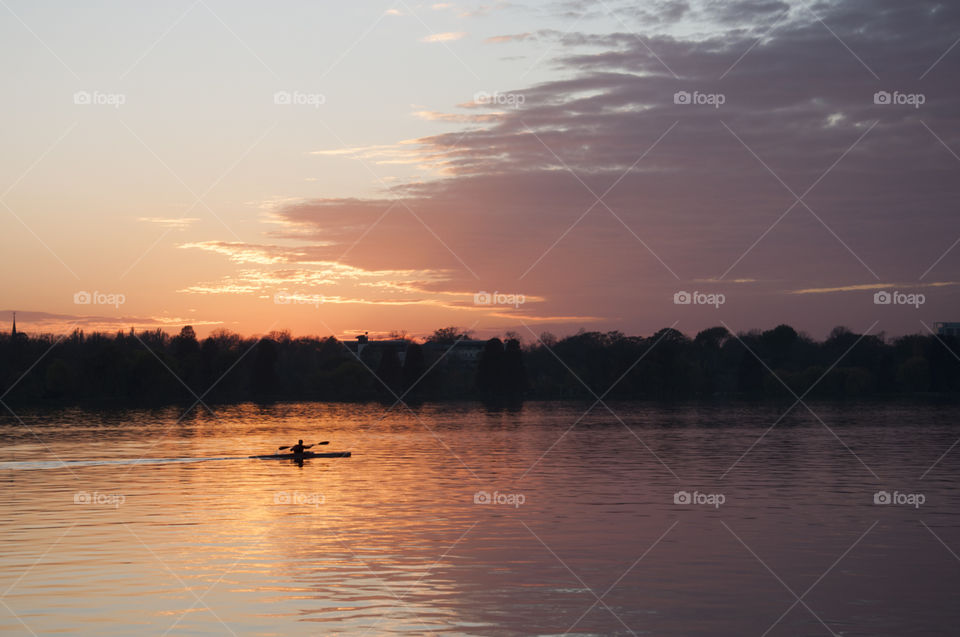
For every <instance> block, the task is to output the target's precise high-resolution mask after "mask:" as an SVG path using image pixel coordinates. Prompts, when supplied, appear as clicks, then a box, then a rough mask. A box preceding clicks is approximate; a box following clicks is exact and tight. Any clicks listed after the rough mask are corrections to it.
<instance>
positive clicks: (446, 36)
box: [420, 31, 467, 42]
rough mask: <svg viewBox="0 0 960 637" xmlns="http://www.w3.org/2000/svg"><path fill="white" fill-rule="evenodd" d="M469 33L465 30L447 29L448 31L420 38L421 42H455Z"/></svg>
mask: <svg viewBox="0 0 960 637" xmlns="http://www.w3.org/2000/svg"><path fill="white" fill-rule="evenodd" d="M466 35H467V34H466V32H464V31H447V32H446V33H433V34H431V35H427V36H424V37H422V38H420V41H421V42H453V41H454V40H460V39H461V38H463V37H465V36H466Z"/></svg>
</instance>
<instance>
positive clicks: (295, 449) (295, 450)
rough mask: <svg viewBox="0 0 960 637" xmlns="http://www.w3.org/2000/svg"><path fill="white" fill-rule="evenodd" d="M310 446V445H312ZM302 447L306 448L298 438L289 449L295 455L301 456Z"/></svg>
mask: <svg viewBox="0 0 960 637" xmlns="http://www.w3.org/2000/svg"><path fill="white" fill-rule="evenodd" d="M310 446H311V447H312V446H313V445H310ZM304 449H306V447H304V446H303V441H302V440H298V441H297V444H295V445H293V446H292V447H290V451H292V452H293V455H295V456H302V455H303V451H304Z"/></svg>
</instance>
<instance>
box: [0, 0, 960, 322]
mask: <svg viewBox="0 0 960 637" xmlns="http://www.w3.org/2000/svg"><path fill="white" fill-rule="evenodd" d="M0 4H2V6H0V47H2V49H3V55H2V57H0V82H2V85H3V86H4V87H5V88H4V90H3V121H4V124H3V126H2V127H0V135H2V138H0V139H2V143H0V148H2V150H0V176H2V181H0V219H2V222H0V223H2V233H0V254H2V267H3V269H4V275H3V278H2V283H0V285H2V288H0V290H2V291H0V299H2V302H0V309H2V310H3V312H4V313H3V315H2V317H3V321H4V322H6V321H7V320H8V318H9V317H10V312H12V311H14V310H16V311H17V321H18V327H20V328H21V329H24V330H26V331H28V332H40V331H43V332H59V331H65V330H67V329H70V328H72V327H74V326H76V327H81V328H83V329H86V330H93V329H108V330H110V331H114V330H116V329H126V328H129V327H131V326H135V327H138V328H154V327H164V328H165V329H169V330H171V331H173V330H179V328H180V327H181V326H182V325H185V324H192V325H194V326H195V327H196V328H197V331H198V333H200V334H201V335H203V334H206V333H208V332H209V331H210V330H212V329H217V328H226V329H230V330H233V331H237V332H240V333H242V334H245V335H246V334H261V333H265V332H267V331H269V330H272V329H289V330H291V331H292V332H293V333H294V334H295V335H301V334H320V335H327V334H331V333H333V334H337V335H341V336H348V335H351V334H354V333H356V332H358V331H359V332H362V331H370V332H371V333H385V332H388V331H390V330H401V329H402V330H406V331H407V332H409V333H410V334H412V335H422V334H426V333H429V332H430V331H432V330H433V329H434V328H437V327H442V326H445V325H458V326H461V327H463V328H473V330H474V331H475V333H476V334H477V335H480V336H486V335H493V334H502V333H504V332H505V331H507V330H513V331H517V332H519V333H520V334H521V335H522V336H524V337H526V338H527V339H530V338H532V333H540V332H543V331H550V332H553V333H556V334H561V335H562V334H568V333H572V332H574V331H576V330H578V329H580V328H584V329H587V330H613V329H617V330H622V331H624V332H627V333H631V334H650V333H652V332H653V331H655V330H657V329H659V328H662V327H666V326H669V325H674V324H675V326H676V327H677V328H678V329H680V330H682V331H684V332H686V333H688V334H692V333H695V332H696V331H697V330H699V329H703V328H705V327H709V326H712V325H719V324H726V325H727V326H728V327H730V328H731V329H733V330H747V329H751V328H764V329H766V328H770V327H773V326H775V325H777V324H779V323H789V324H791V325H793V326H795V327H796V328H797V329H800V330H803V331H806V332H808V333H809V334H811V335H812V336H815V337H822V336H824V335H825V334H826V333H827V332H828V331H829V330H830V328H832V327H834V326H835V325H841V324H842V325H846V326H848V327H850V328H851V329H854V330H856V331H863V330H866V329H868V328H871V326H872V327H873V333H876V332H880V331H884V332H886V333H887V334H891V335H893V334H903V333H911V332H925V331H926V326H931V327H932V326H933V323H934V322H935V321H950V320H958V321H960V246H958V241H960V215H958V203H960V86H958V83H957V78H958V77H960V45H958V38H960V5H958V4H956V3H951V2H935V1H927V0H917V1H913V2H904V1H903V0H869V1H863V2H813V3H807V2H799V1H797V2H778V1H776V0H755V1H754V0H743V1H730V2H698V1H696V0H688V1H682V0H678V1H673V0H663V1H649V2H638V1H632V2H622V1H617V0H591V1H589V2H579V1H561V2H549V1H544V2H498V1H497V0H485V1H484V2H481V3H473V2H443V3H434V4H429V3H428V4H417V3H414V2H405V1H403V0H398V1H396V2H389V1H384V2H348V3H332V2H295V1H294V2H282V3H278V4H271V5H268V4H264V3H250V2H226V1H225V0H196V1H193V0H185V1H183V2H180V1H178V0H171V1H170V2H162V3H139V2H136V3H130V2H102V3H97V4H95V5H90V6H85V7H82V8H81V7H79V6H77V5H76V3H69V2H48V1H43V0H41V1H40V2H32V1H31V2H27V1H22V0H4V1H3V2H2V3H0ZM884 291H886V292H889V293H891V294H892V293H894V292H899V293H900V294H899V295H896V296H892V297H891V298H892V299H893V302H892V303H890V304H883V303H881V304H878V303H876V302H875V295H876V294H877V293H878V292H884ZM83 292H90V293H93V292H97V293H99V294H98V296H94V297H90V300H91V302H90V303H83V302H77V301H78V300H79V301H83V300H84V298H85V297H84V296H83V295H82V293H83ZM494 292H497V293H499V294H498V295H497V296H494V297H492V299H491V297H487V296H483V295H480V296H478V294H480V293H490V294H492V293H494ZM682 292H689V293H694V292H699V293H701V294H700V296H699V297H697V298H694V302H693V303H691V304H682V303H676V302H675V295H677V294H678V293H682ZM78 293H81V294H80V295H79V296H78ZM705 295H714V296H713V297H710V298H712V299H714V300H716V299H722V302H718V303H713V304H710V303H707V302H703V303H700V304H698V300H699V301H703V300H704V299H705V298H707V297H706V296H705ZM717 295H722V296H717ZM908 295H913V296H910V297H908ZM918 295H922V296H918ZM679 298H680V299H682V298H683V297H682V296H681V297H679ZM907 299H910V301H908V300H907ZM486 300H492V301H493V303H491V304H488V303H485V302H484V301H486ZM121 301H122V303H121ZM478 301H479V302H478ZM718 305H719V307H718ZM4 329H6V328H4Z"/></svg>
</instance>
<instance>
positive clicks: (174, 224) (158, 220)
mask: <svg viewBox="0 0 960 637" xmlns="http://www.w3.org/2000/svg"><path fill="white" fill-rule="evenodd" d="M137 221H142V222H144V223H152V224H156V225H158V226H163V227H164V228H175V229H177V230H183V229H184V228H189V227H190V226H192V225H193V224H195V223H197V222H198V221H200V219H198V218H196V217H139V218H138V219H137Z"/></svg>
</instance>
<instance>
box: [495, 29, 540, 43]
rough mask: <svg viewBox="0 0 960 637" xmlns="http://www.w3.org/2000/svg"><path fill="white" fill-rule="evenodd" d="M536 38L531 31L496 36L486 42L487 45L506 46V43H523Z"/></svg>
mask: <svg viewBox="0 0 960 637" xmlns="http://www.w3.org/2000/svg"><path fill="white" fill-rule="evenodd" d="M533 37H535V36H534V35H533V34H532V33H530V32H529V31H528V32H526V33H512V34H508V35H494V36H492V37H489V38H487V39H486V40H484V42H486V43H487V44H504V43H506V42H522V41H523V40H529V39H530V38H533Z"/></svg>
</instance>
